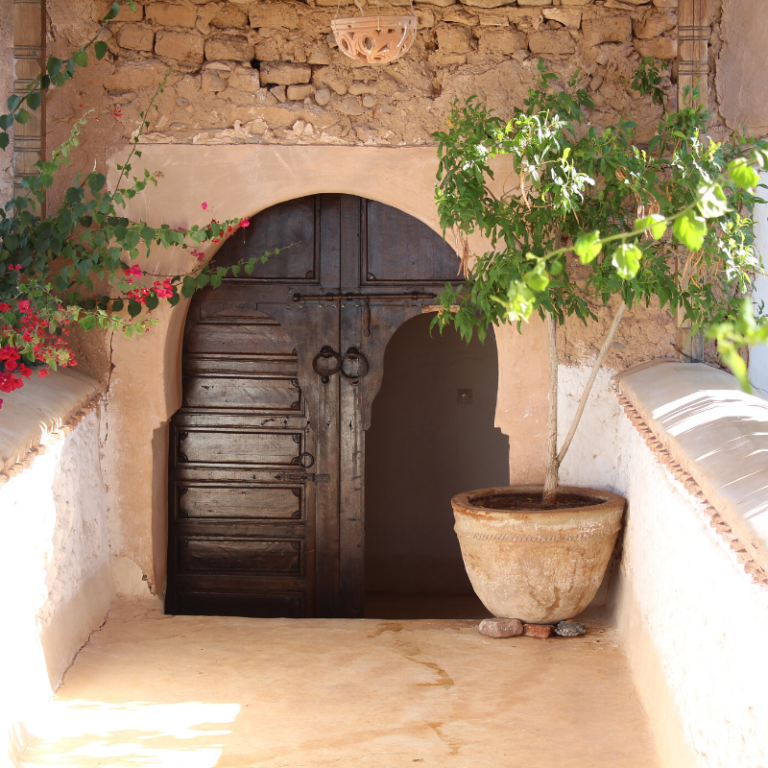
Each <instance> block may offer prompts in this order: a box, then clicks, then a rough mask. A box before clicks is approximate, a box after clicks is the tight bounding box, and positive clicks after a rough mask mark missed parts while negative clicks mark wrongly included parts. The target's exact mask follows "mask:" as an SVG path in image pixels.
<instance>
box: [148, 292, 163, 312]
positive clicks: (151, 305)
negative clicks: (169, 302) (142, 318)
mask: <svg viewBox="0 0 768 768" xmlns="http://www.w3.org/2000/svg"><path fill="white" fill-rule="evenodd" d="M159 304H160V299H158V298H157V295H156V294H154V293H150V294H149V295H148V296H147V299H146V305H147V309H157V307H158V305H159Z"/></svg>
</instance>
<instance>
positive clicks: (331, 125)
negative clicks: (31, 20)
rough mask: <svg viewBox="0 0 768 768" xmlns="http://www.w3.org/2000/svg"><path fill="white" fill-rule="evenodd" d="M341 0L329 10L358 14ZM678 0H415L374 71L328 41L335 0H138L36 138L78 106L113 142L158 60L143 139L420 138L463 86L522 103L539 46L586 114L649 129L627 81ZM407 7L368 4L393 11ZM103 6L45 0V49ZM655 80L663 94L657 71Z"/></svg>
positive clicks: (660, 40) (393, 141) (672, 22)
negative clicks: (404, 49)
mask: <svg viewBox="0 0 768 768" xmlns="http://www.w3.org/2000/svg"><path fill="white" fill-rule="evenodd" d="M345 2H346V0H341V4H340V7H339V9H338V13H339V15H340V16H344V15H357V14H358V13H359V11H358V10H357V8H355V6H354V5H353V4H352V3H350V4H349V5H348V6H345V5H344V3H345ZM362 2H365V3H367V5H366V6H364V7H365V11H366V14H375V13H376V11H377V6H376V5H375V4H374V3H372V2H371V0H362ZM676 3H677V0H628V1H627V2H619V1H618V0H556V1H555V2H554V3H553V2H549V1H545V0H517V2H515V1H514V0H511V1H510V0H463V1H462V2H456V0H427V1H423V0H419V1H418V2H415V3H414V6H413V7H414V12H415V14H416V16H417V17H418V20H419V32H418V37H417V40H416V42H415V44H414V45H413V48H412V49H411V51H410V52H409V53H408V54H407V55H406V56H405V57H404V58H403V59H402V60H401V61H399V62H396V63H395V64H391V65H387V66H383V67H378V66H366V65H362V64H360V63H358V62H354V61H352V60H351V59H349V58H347V57H346V56H344V55H343V54H342V53H340V52H339V50H338V48H337V47H336V43H335V41H334V39H333V35H332V34H331V31H330V22H331V20H332V19H333V17H334V16H335V15H336V14H337V6H338V5H339V3H337V0H308V2H306V3H304V2H298V1H297V0H293V1H285V0H283V1H282V2H269V1H268V0H259V1H257V2H247V3H243V2H240V1H239V0H229V1H228V2H216V1H215V0H214V1H209V0H181V1H180V2H150V3H146V4H144V5H141V4H137V9H136V12H135V13H132V12H130V11H129V10H128V9H127V8H124V9H123V10H122V11H121V13H120V15H119V17H118V18H117V19H116V20H115V21H113V22H112V23H111V24H110V27H109V30H108V31H107V32H106V34H105V35H104V37H105V39H106V42H107V43H108V45H109V54H108V56H107V57H106V59H105V60H104V61H102V62H100V63H99V64H98V66H91V67H89V68H88V69H87V70H83V71H81V72H79V73H78V76H77V80H76V83H75V88H74V91H78V93H77V94H74V92H73V90H72V89H64V90H62V91H61V93H59V94H56V95H54V96H52V97H51V99H50V102H49V103H50V113H51V115H52V116H55V117H54V118H53V119H54V125H53V126H52V130H53V133H54V135H53V136H51V137H50V138H51V139H52V140H54V141H55V140H56V139H58V140H61V138H63V136H62V135H61V132H60V131H57V130H56V127H55V121H56V117H58V118H60V119H61V120H65V121H68V120H69V119H70V118H71V117H74V116H75V115H76V114H78V113H82V112H83V111H85V110H87V109H88V108H92V109H94V110H95V113H96V114H97V115H98V116H99V118H100V121H101V122H102V123H104V125H102V126H100V130H99V132H100V133H106V134H108V135H109V137H110V138H112V139H118V138H121V137H127V136H128V135H130V134H131V133H132V132H133V131H134V130H135V129H136V128H137V126H138V124H139V120H140V117H139V112H140V111H141V110H143V109H146V106H147V103H148V101H149V98H150V96H151V94H152V92H153V90H154V89H155V87H156V85H157V83H158V82H159V81H160V79H161V78H162V77H163V75H164V73H165V72H166V71H167V70H168V69H169V68H170V69H171V75H170V77H169V80H168V85H167V87H166V89H165V93H163V94H162V95H161V97H160V98H159V100H158V107H159V110H158V111H157V112H156V113H155V114H153V115H152V116H151V118H152V125H151V128H150V131H149V132H148V134H147V135H146V136H145V137H143V140H146V141H148V142H161V143H164V142H184V143H197V144H218V143H234V142H279V143H311V144H318V143H320V144H350V143H351V144H368V145H387V146H403V145H410V146H413V145H421V144H428V143H430V142H431V139H430V134H431V133H432V132H433V131H435V130H437V129H438V128H439V127H440V125H441V123H442V122H443V121H444V119H445V117H446V115H447V113H448V111H449V109H450V105H451V103H452V102H453V100H454V99H456V98H464V97H467V96H469V95H471V94H477V95H478V96H480V97H481V98H483V99H485V100H486V101H487V103H488V104H489V105H490V106H492V107H493V108H495V109H496V110H498V111H499V112H501V113H505V112H508V111H509V110H510V109H511V108H512V107H513V106H514V105H516V104H521V103H522V100H523V98H524V97H525V93H526V90H527V88H528V87H529V85H530V84H531V83H532V82H533V77H534V75H535V69H536V62H537V60H538V58H539V57H541V58H543V59H544V60H545V61H546V62H547V64H548V65H549V66H550V67H551V68H552V69H553V70H554V71H556V72H558V73H560V74H562V75H564V76H570V75H571V74H572V73H573V72H574V71H575V70H576V69H580V70H581V71H582V73H583V78H584V79H583V83H584V85H585V86H586V87H587V88H588V89H589V91H590V92H591V93H592V95H593V97H594V99H595V104H596V107H597V114H596V115H595V118H594V120H595V122H596V123H605V122H607V121H610V120H613V119H614V118H615V115H616V113H617V112H622V113H623V114H624V115H628V116H631V117H632V118H634V119H635V120H636V121H637V122H638V123H639V125H640V127H641V131H647V130H648V129H649V128H651V127H652V126H654V125H655V123H656V121H657V119H658V117H659V114H660V111H659V109H658V107H656V106H653V105H651V103H650V100H648V99H637V98H636V95H633V94H632V93H631V92H630V91H629V89H628V81H629V80H630V77H631V74H632V71H633V70H634V68H635V67H636V66H637V64H638V63H639V61H640V58H641V57H642V56H654V57H656V58H658V59H661V60H663V61H667V62H671V61H672V60H673V59H674V57H675V56H676V52H677V40H676V23H677V17H676V8H675V6H676ZM408 5H409V3H408V2H407V0H398V4H397V5H396V6H392V5H384V4H381V5H380V6H379V11H380V12H381V13H382V14H390V13H407V12H409V8H408ZM75 6H76V7H75ZM106 7H108V4H107V3H106V2H88V0H75V2H73V1H72V0H50V2H49V15H50V26H49V51H50V52H51V53H57V52H58V53H62V54H63V53H66V51H67V50H68V47H70V46H73V45H77V44H80V43H82V42H83V40H84V39H86V38H87V35H88V34H89V33H92V32H93V30H95V29H96V20H97V19H98V18H99V17H100V15H101V14H102V13H103V12H104V10H105V8H106ZM665 86H666V87H667V89H668V91H669V93H670V95H672V93H673V88H672V83H671V81H670V80H669V79H667V80H666V82H665ZM104 138H107V137H106V136H105V137H104Z"/></svg>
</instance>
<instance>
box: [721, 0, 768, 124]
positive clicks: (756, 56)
mask: <svg viewBox="0 0 768 768" xmlns="http://www.w3.org/2000/svg"><path fill="white" fill-rule="evenodd" d="M719 32H720V38H721V39H722V42H723V45H722V48H721V52H720V56H719V59H718V62H717V78H716V83H717V100H718V102H719V111H720V114H721V115H722V117H723V118H724V120H725V122H726V125H727V126H728V127H729V128H730V129H731V130H733V131H742V130H744V129H746V131H747V133H748V134H750V135H752V136H764V135H765V134H766V133H768V103H766V100H765V98H764V94H765V89H766V87H768V72H766V68H765V48H766V46H767V45H768V18H766V15H765V3H764V2H763V0H723V2H722V17H721V21H720V26H719Z"/></svg>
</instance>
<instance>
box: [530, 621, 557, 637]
mask: <svg viewBox="0 0 768 768" xmlns="http://www.w3.org/2000/svg"><path fill="white" fill-rule="evenodd" d="M553 629H554V627H553V626H552V625H551V624H523V634H524V635H525V636H526V637H536V638H538V639H540V640H543V639H544V638H546V637H549V636H550V635H551V634H552V630H553Z"/></svg>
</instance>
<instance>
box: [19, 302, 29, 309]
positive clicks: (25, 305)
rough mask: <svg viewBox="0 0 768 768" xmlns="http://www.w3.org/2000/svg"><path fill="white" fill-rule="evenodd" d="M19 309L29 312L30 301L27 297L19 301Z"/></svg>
mask: <svg viewBox="0 0 768 768" xmlns="http://www.w3.org/2000/svg"><path fill="white" fill-rule="evenodd" d="M19 311H20V312H29V302H28V301H27V300H26V299H24V301H20V302H19Z"/></svg>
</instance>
